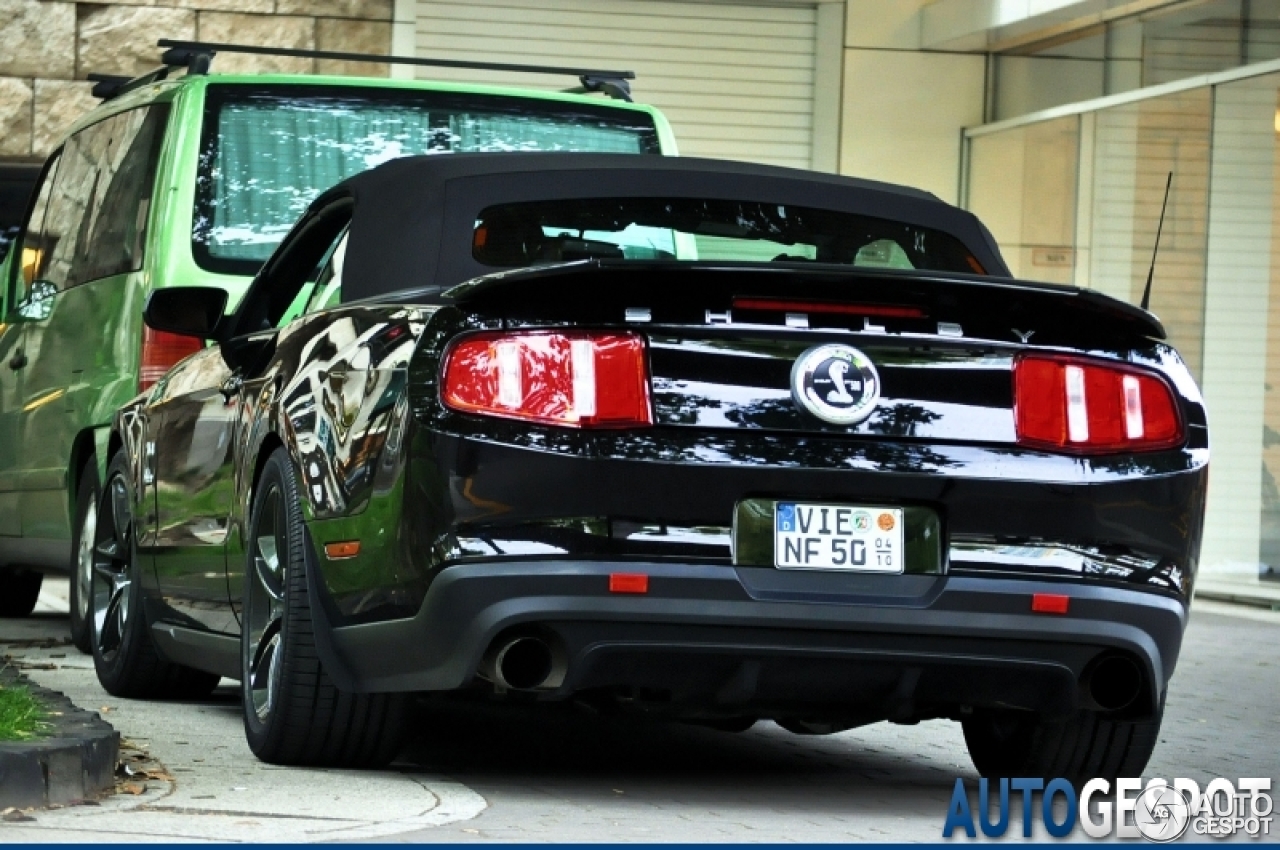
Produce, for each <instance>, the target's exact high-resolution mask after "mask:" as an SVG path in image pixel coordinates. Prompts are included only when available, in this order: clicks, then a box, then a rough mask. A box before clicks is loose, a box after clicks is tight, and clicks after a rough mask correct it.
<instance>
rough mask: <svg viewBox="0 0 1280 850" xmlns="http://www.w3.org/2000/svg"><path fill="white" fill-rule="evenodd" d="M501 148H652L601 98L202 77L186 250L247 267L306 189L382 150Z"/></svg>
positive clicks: (647, 135) (336, 178) (274, 238)
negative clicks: (200, 130)
mask: <svg viewBox="0 0 1280 850" xmlns="http://www.w3.org/2000/svg"><path fill="white" fill-rule="evenodd" d="M509 151H599V152H607V153H660V152H661V151H660V149H659V143H658V134H657V130H656V128H655V127H654V124H653V119H652V117H651V116H650V115H648V114H647V113H645V112H641V111H632V110H625V109H618V108H616V107H610V106H605V105H602V106H598V107H596V106H592V105H591V104H573V103H564V102H556V101H549V100H538V99H534V98H521V97H500V96H490V95H478V94H462V93H447V92H445V93H442V92H414V91H404V90H402V89H386V90H371V89H364V90H360V91H354V92H353V90H352V89H351V88H350V87H336V86H335V87H318V86H271V87H253V88H250V87H248V86H230V85H222V86H217V85H213V86H210V87H209V89H208V95H207V106H206V112H205V121H204V136H203V139H202V144H201V155H200V167H199V174H198V177H197V184H196V209H195V218H194V223H193V228H192V243H193V244H192V248H193V252H194V254H195V258H196V261H197V262H198V263H199V264H200V266H201V267H203V268H205V269H208V270H210V271H216V272H224V273H229V274H253V273H254V272H256V271H257V269H258V266H260V265H261V264H262V262H263V261H264V260H266V259H267V258H268V257H269V256H271V252H272V251H273V250H274V249H275V247H276V245H277V244H279V242H280V240H281V239H282V238H284V235H285V234H286V233H288V232H289V228H290V227H292V226H293V224H294V222H295V221H297V220H298V218H299V217H300V216H301V215H302V213H303V212H304V211H305V210H306V208H307V205H308V204H310V203H311V201H313V200H314V199H315V198H316V196H317V195H319V194H320V193H321V192H323V191H324V190H325V189H328V188H329V187H331V186H333V185H334V184H335V183H338V182H341V181H342V180H345V179H346V178H348V177H351V176H352V175H355V174H358V173H359V172H361V171H364V170H366V169H368V168H372V167H374V166H375V165H379V164H381V163H383V162H386V161H387V160H391V159H396V158H397V157H402V156H414V155H417V154H434V153H483V152H509Z"/></svg>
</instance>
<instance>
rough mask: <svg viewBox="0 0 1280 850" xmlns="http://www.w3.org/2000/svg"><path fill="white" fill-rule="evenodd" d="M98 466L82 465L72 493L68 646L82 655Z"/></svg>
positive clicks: (88, 642) (88, 647)
mask: <svg viewBox="0 0 1280 850" xmlns="http://www.w3.org/2000/svg"><path fill="white" fill-rule="evenodd" d="M100 490H101V488H100V487H99V485H98V462H97V459H96V458H94V457H93V456H90V457H89V460H88V462H87V463H86V464H85V469H84V474H83V475H81V476H80V487H79V489H78V490H77V491H76V516H75V539H74V540H72V541H71V545H72V548H71V553H72V561H71V642H72V643H73V644H75V646H76V649H78V650H80V651H81V652H83V653H85V654H90V653H92V652H93V638H92V635H91V634H90V633H91V632H92V629H91V628H90V617H89V602H90V599H92V597H93V594H92V592H91V591H90V585H91V584H92V583H93V543H94V536H95V534H96V532H97V530H98V501H99V499H100V498H101V495H102V494H101V492H100Z"/></svg>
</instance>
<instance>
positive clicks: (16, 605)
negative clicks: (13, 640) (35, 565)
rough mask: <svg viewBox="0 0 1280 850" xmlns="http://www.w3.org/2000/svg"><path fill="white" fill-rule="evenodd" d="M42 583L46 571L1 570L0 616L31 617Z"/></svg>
mask: <svg viewBox="0 0 1280 850" xmlns="http://www.w3.org/2000/svg"><path fill="white" fill-rule="evenodd" d="M42 584H44V573H38V572H36V571H35V570H22V569H12V570H2V571H0V617H30V616H31V612H32V611H34V610H36V601H37V600H39V599H40V585H42Z"/></svg>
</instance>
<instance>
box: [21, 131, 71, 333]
mask: <svg viewBox="0 0 1280 850" xmlns="http://www.w3.org/2000/svg"><path fill="white" fill-rule="evenodd" d="M61 161H62V154H61V152H58V153H56V154H54V155H53V156H52V157H50V159H49V164H48V166H47V167H46V170H45V173H44V179H43V180H41V182H40V188H39V190H38V191H37V193H36V198H35V203H34V205H33V206H32V208H31V217H30V218H29V219H27V226H26V230H25V231H24V233H23V235H22V236H21V237H20V239H19V240H18V241H17V242H15V243H14V250H15V251H18V252H19V255H18V256H17V257H15V258H14V263H13V266H12V268H13V289H12V290H10V296H11V298H10V301H9V304H10V305H12V307H14V308H19V309H20V308H21V307H22V305H23V302H25V301H26V300H27V297H28V296H29V295H30V293H31V284H32V283H33V282H34V281H35V280H36V277H37V274H38V273H39V271H40V269H41V267H42V266H43V265H44V261H45V258H46V257H47V256H48V254H49V251H50V249H51V248H53V247H54V245H53V243H52V241H51V240H50V239H49V238H48V237H47V236H46V233H45V229H44V222H45V218H46V216H47V214H48V210H49V201H50V199H51V198H52V197H53V184H54V182H55V181H56V180H57V176H58V163H59V162H61Z"/></svg>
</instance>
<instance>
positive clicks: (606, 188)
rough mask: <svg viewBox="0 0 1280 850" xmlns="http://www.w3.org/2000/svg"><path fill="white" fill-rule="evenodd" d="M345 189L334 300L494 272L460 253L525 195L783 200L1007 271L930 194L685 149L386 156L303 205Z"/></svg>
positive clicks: (961, 217) (955, 213)
mask: <svg viewBox="0 0 1280 850" xmlns="http://www.w3.org/2000/svg"><path fill="white" fill-rule="evenodd" d="M341 197H349V198H353V199H354V201H355V210H354V213H353V217H352V224H351V235H350V241H349V244H348V246H347V259H346V266H345V270H344V275H343V290H344V300H348V301H350V300H357V299H360V298H367V297H372V296H376V295H380V294H382V293H385V292H388V291H391V290H396V289H403V288H408V287H417V286H432V285H434V286H452V285H454V284H457V283H461V282H462V281H465V280H470V279H472V278H475V277H479V276H480V275H484V274H489V273H491V272H493V271H494V270H493V269H492V268H490V267H487V266H483V265H481V264H480V263H478V262H477V261H476V260H475V259H474V257H472V254H471V239H472V230H473V228H474V226H475V222H476V220H477V217H478V215H479V213H480V211H481V210H484V209H486V208H488V207H491V206H494V205H497V204H504V203H512V202H519V201H532V200H555V199H566V198H606V197H676V198H679V197H687V198H708V199H718V200H744V201H745V200H749V201H763V202H766V203H778V204H793V205H801V206H809V207H815V208H818V209H826V210H832V211H836V212H849V213H858V214H861V215H867V216H875V217H877V218H884V219H890V220H892V221H901V222H904V223H907V224H911V225H915V226H919V227H928V228H932V229H935V230H939V231H942V232H945V233H948V234H950V235H952V236H954V237H956V238H957V239H959V240H960V241H961V242H962V243H964V245H965V246H966V247H967V248H969V250H970V251H971V252H972V253H973V255H974V257H975V258H977V260H978V261H979V262H980V263H982V265H983V267H984V268H986V269H987V270H988V272H989V273H991V274H993V275H996V276H1002V277H1007V276H1009V271H1008V268H1007V266H1006V265H1005V263H1004V261H1003V259H1002V258H1001V256H1000V251H999V249H998V248H997V247H996V244H995V240H994V239H993V238H992V237H991V234H990V233H989V232H988V231H987V229H986V228H985V227H984V226H983V225H982V223H981V222H979V221H978V219H977V217H975V216H974V215H973V214H972V213H969V212H966V211H965V210H962V209H959V208H957V207H954V206H952V205H950V204H948V203H945V202H943V201H941V200H939V199H938V198H937V197H935V196H934V195H931V194H929V193H927V192H922V191H919V190H917V189H911V188H908V187H905V186H897V185H894V184H891V183H878V182H875V181H871V180H859V179H855V178H850V177H839V176H835V175H829V174H820V173H816V172H810V171H801V170H798V169H791V168H778V167H774V166H768V165H756V164H752V163H743V162H728V161H723V160H712V159H696V158H692V157H663V156H642V155H636V154H595V153H515V154H500V155H494V154H489V153H481V154H448V155H436V156H416V157H406V158H403V159H397V160H393V161H391V162H388V163H385V164H383V165H380V166H378V167H376V168H373V169H371V170H369V171H366V172H363V173H361V174H359V175H357V176H355V177H352V178H350V179H348V180H345V181H343V182H342V183H339V184H338V185H337V186H335V187H333V188H332V189H330V190H329V191H327V192H325V193H324V194H323V195H322V196H321V197H320V198H318V199H317V200H316V202H315V203H314V204H313V206H312V209H317V208H318V207H320V206H325V205H327V204H328V203H329V202H331V201H333V200H336V199H337V198H341Z"/></svg>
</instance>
